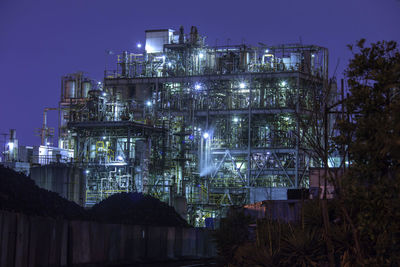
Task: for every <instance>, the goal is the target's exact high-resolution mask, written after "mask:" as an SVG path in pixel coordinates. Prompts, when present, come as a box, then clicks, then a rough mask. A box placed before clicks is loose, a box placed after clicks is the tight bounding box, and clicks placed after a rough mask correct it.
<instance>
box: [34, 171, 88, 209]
mask: <svg viewBox="0 0 400 267" xmlns="http://www.w3.org/2000/svg"><path fill="white" fill-rule="evenodd" d="M30 177H31V178H32V180H34V181H35V183H36V185H37V186H39V187H41V188H44V189H47V190H49V191H53V192H56V193H58V194H59V195H60V196H62V197H63V198H66V199H68V200H70V201H74V202H75V203H77V204H79V205H81V206H83V204H84V201H85V177H84V175H83V170H82V169H80V168H77V167H72V166H68V165H66V164H60V163H58V164H57V163H54V164H50V165H43V166H37V167H32V168H31V175H30Z"/></svg>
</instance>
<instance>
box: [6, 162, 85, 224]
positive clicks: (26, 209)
mask: <svg viewBox="0 0 400 267" xmlns="http://www.w3.org/2000/svg"><path fill="white" fill-rule="evenodd" d="M0 210H8V211H15V212H21V213H24V214H27V215H37V216H45V217H53V218H61V219H85V218H86V217H87V215H86V211H85V210H84V209H83V208H82V207H81V206H79V205H78V204H76V203H74V202H72V201H68V200H66V199H64V198H62V197H60V196H59V195H58V194H57V193H54V192H50V191H48V190H45V189H42V188H39V187H38V186H36V185H35V182H34V181H33V180H31V179H30V178H29V177H27V176H25V175H24V174H22V173H17V172H15V171H14V170H12V169H9V168H5V167H3V166H0Z"/></svg>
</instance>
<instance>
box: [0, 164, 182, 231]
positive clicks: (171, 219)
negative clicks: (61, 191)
mask: <svg viewBox="0 0 400 267" xmlns="http://www.w3.org/2000/svg"><path fill="white" fill-rule="evenodd" d="M0 210H8V211H14V212H21V213H24V214H27V215H37V216H44V217H52V218H60V219H67V220H92V221H99V222H105V223H123V224H135V225H156V226H188V225H187V223H186V221H185V220H183V219H182V218H181V217H180V216H179V214H178V213H176V211H175V209H174V208H173V207H170V206H168V205H167V204H166V203H164V202H161V201H160V200H158V199H156V198H154V197H151V196H148V195H143V194H141V193H120V194H115V195H112V196H111V197H109V198H107V199H105V200H103V201H102V202H100V203H98V204H97V205H95V206H93V207H92V208H91V209H90V210H85V209H84V208H82V207H81V206H79V205H78V204H76V203H75V202H72V201H68V200H66V199H64V198H62V197H61V196H59V195H58V194H57V193H54V192H51V191H48V190H45V189H42V188H39V187H38V186H36V185H35V182H34V181H33V180H32V179H30V178H29V177H27V176H25V175H24V174H22V173H17V172H15V171H14V170H12V169H9V168H5V167H3V166H1V165H0Z"/></svg>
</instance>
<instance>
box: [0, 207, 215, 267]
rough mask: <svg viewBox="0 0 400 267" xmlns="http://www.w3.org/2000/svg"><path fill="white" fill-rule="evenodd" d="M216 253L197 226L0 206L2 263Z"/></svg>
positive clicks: (10, 265) (9, 265)
mask: <svg viewBox="0 0 400 267" xmlns="http://www.w3.org/2000/svg"><path fill="white" fill-rule="evenodd" d="M215 255H216V248H215V245H214V243H213V241H212V236H211V233H210V232H209V231H207V230H204V229H199V228H181V227H155V226H138V225H121V224H103V223H96V222H88V221H65V220H57V219H52V218H44V217H36V216H26V215H23V214H19V213H12V212H6V211H0V266H7V267H13V266H16V267H17V266H18V267H20V266H21V267H22V266H23V267H25V266H35V267H36V266H38V267H39V266H73V265H80V264H88V263H91V264H96V263H98V264H105V263H121V264H123V263H132V262H135V261H140V260H164V259H172V258H180V257H192V258H210V257H214V256H215Z"/></svg>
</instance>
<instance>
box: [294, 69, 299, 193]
mask: <svg viewBox="0 0 400 267" xmlns="http://www.w3.org/2000/svg"><path fill="white" fill-rule="evenodd" d="M299 101H300V74H299V73H297V79H296V116H295V117H296V150H295V160H296V162H295V180H294V186H295V187H296V188H298V187H299V143H300V140H299V134H300V129H299V114H300V103H299Z"/></svg>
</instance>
